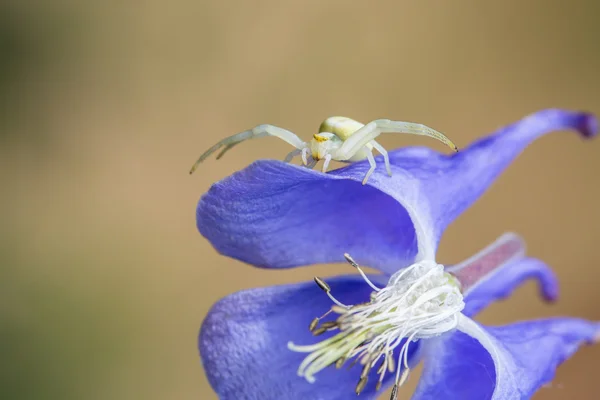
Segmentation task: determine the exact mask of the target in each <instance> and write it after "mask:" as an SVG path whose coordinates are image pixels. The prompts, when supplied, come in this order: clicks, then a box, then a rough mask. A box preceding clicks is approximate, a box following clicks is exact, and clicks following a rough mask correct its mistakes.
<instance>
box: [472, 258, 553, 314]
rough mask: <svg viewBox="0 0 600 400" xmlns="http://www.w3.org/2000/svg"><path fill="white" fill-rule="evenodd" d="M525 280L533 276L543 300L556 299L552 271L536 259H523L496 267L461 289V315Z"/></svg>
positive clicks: (505, 293)
mask: <svg viewBox="0 0 600 400" xmlns="http://www.w3.org/2000/svg"><path fill="white" fill-rule="evenodd" d="M528 279H535V280H536V281H537V282H538V284H539V287H540V293H541V295H542V297H543V298H544V300H546V301H554V300H556V298H557V297H558V292H559V285H558V279H557V277H556V275H555V274H554V272H552V270H551V269H550V268H549V267H548V266H547V265H546V264H544V263H543V262H542V261H540V260H538V259H535V258H523V259H520V260H515V261H512V262H510V263H508V264H506V265H504V266H502V267H500V268H498V269H497V270H495V271H494V272H493V273H492V274H491V275H490V276H489V277H488V279H485V280H483V281H481V282H480V283H479V284H477V286H474V287H473V288H472V289H471V290H470V291H468V292H465V304H466V305H465V308H464V309H463V314H465V315H467V316H470V317H471V316H474V315H475V314H477V313H478V312H479V311H481V310H483V309H484V308H486V307H487V306H488V305H490V304H491V303H492V302H494V301H498V300H501V299H504V298H506V297H508V296H509V295H510V294H511V293H512V292H513V291H514V290H515V289H516V288H517V287H518V286H519V285H521V284H522V283H523V282H525V281H526V280H528Z"/></svg>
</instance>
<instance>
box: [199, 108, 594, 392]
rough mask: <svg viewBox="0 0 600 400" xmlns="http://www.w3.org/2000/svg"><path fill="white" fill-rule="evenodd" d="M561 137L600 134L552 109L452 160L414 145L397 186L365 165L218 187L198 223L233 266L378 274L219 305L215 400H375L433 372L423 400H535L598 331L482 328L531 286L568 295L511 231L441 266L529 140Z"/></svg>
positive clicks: (209, 327)
mask: <svg viewBox="0 0 600 400" xmlns="http://www.w3.org/2000/svg"><path fill="white" fill-rule="evenodd" d="M564 129H574V130H577V131H578V132H579V133H581V134H582V135H583V136H585V137H592V136H594V135H595V134H596V131H597V122H596V120H595V119H594V118H593V117H592V116H591V115H589V114H585V113H577V112H570V111H564V110H545V111H541V112H538V113H535V114H532V115H530V116H528V117H526V118H524V119H523V120H521V121H519V122H517V123H515V124H512V125H510V126H507V127H505V128H503V129H501V130H499V131H498V132H496V133H494V134H492V135H490V136H488V137H486V138H483V139H481V140H479V141H477V142H475V143H473V144H472V145H471V146H470V147H468V148H466V149H464V150H462V151H460V152H459V153H457V154H453V155H451V156H448V155H443V154H440V153H437V152H435V151H433V150H430V149H427V148H421V147H410V148H402V149H399V150H396V151H393V152H390V160H391V163H392V171H393V176H392V177H389V176H388V175H387V174H386V173H385V172H382V171H381V169H379V168H378V170H377V172H376V173H374V174H373V176H372V177H371V179H370V180H369V182H368V184H367V185H366V186H363V185H361V180H362V178H363V176H364V174H365V171H366V169H367V168H368V165H366V163H363V162H360V163H355V164H351V165H349V166H348V167H345V168H342V169H338V170H336V171H332V172H330V173H328V174H322V173H319V172H316V171H312V170H309V169H306V168H302V167H298V166H294V165H290V164H284V163H282V162H278V161H267V160H262V161H257V162H255V163H253V164H252V165H250V166H249V167H247V168H246V169H244V170H242V171H240V172H237V173H235V174H233V175H232V176H230V177H228V178H226V179H224V180H223V181H220V182H218V183H216V184H214V185H213V186H212V187H211V189H210V190H209V191H208V192H207V193H206V194H205V195H204V196H203V197H202V198H201V200H200V202H199V204H198V208H197V225H198V229H199V230H200V232H201V233H202V235H204V236H205V237H206V238H207V239H208V240H209V241H210V242H211V243H212V244H213V246H214V247H215V248H216V249H217V251H219V252H220V253H221V254H223V255H226V256H229V257H233V258H236V259H238V260H240V261H243V262H246V263H248V264H251V265H254V266H257V267H261V268H275V269H277V268H290V267H296V266H302V265H312V264H321V263H336V262H343V261H345V260H349V261H351V262H354V261H353V260H352V259H351V258H349V257H348V258H345V256H344V255H345V253H349V254H350V255H352V256H353V257H355V258H356V259H357V261H359V262H360V263H361V264H364V265H367V266H369V267H373V268H376V269H378V270H379V271H380V272H381V274H379V275H369V276H368V277H367V276H366V275H364V274H363V272H362V269H360V267H358V266H356V265H355V267H356V268H358V271H359V272H360V273H361V274H360V275H349V276H338V277H332V278H328V279H327V280H326V281H327V283H325V282H323V281H322V280H320V279H318V278H317V279H316V280H317V283H318V284H319V285H315V284H314V283H313V282H307V283H298V284H289V285H281V286H273V287H266V288H258V289H250V290H245V291H242V292H238V293H235V294H232V295H230V296H228V297H225V298H224V299H222V300H220V301H219V302H217V303H216V304H215V305H214V306H213V308H212V309H211V311H210V312H209V314H208V316H207V317H206V319H205V321H204V323H203V325H202V328H201V332H200V337H199V347H200V354H201V357H202V360H203V364H204V367H205V370H206V374H207V376H208V379H209V381H210V383H211V385H212V387H213V389H214V390H215V391H216V392H217V394H218V395H219V397H220V398H221V399H222V400H229V399H247V400H255V399H256V400H258V399H260V400H270V399H278V400H279V399H286V400H294V399H303V400H305V399H308V400H313V399H323V400H342V399H343V400H346V399H351V398H355V396H356V394H355V391H356V392H362V393H361V398H363V399H364V398H367V399H374V398H375V397H376V394H377V390H378V389H380V388H385V387H389V386H390V385H400V384H402V382H403V381H404V380H405V379H406V377H407V375H408V372H409V371H410V368H411V367H412V366H413V365H415V364H416V363H417V362H419V361H420V360H423V361H424V370H423V375H422V378H421V380H420V381H419V385H418V388H417V390H416V393H415V395H414V397H413V399H417V400H422V399H461V400H470V399H473V400H485V399H493V400H500V399H524V398H529V397H530V396H531V395H532V394H533V393H534V392H535V391H536V390H537V389H538V388H539V387H540V386H541V385H543V384H545V383H547V382H549V381H550V380H551V379H552V377H553V375H554V371H555V369H556V367H557V365H558V364H559V363H561V362H562V361H564V360H565V359H567V358H568V357H570V356H571V355H572V354H573V353H574V352H575V351H576V350H577V348H578V347H579V346H580V345H581V344H583V343H592V342H594V341H595V340H596V339H597V338H598V337H599V335H600V323H597V322H588V321H585V320H580V319H574V318H553V319H545V320H538V321H527V322H521V323H516V324H511V325H507V326H500V327H484V326H482V325H480V324H478V323H477V322H475V321H473V320H472V319H471V318H472V317H473V316H474V315H475V314H477V313H478V312H479V311H480V310H481V309H483V308H484V307H486V306H487V305H488V304H490V303H491V302H493V301H495V300H497V299H500V298H504V297H506V296H508V295H509V294H510V293H511V292H512V291H513V290H514V289H515V287H516V286H518V285H519V284H521V283H522V282H523V281H524V280H526V279H529V278H533V279H536V280H537V281H538V282H539V284H540V288H541V293H542V295H543V297H544V298H545V299H547V300H554V299H555V298H556V296H557V294H558V284H557V281H556V278H555V276H554V274H553V273H552V272H551V271H550V269H549V268H548V267H547V266H546V265H545V264H544V263H543V262H541V261H539V260H537V259H534V258H528V257H526V256H525V254H524V244H523V242H522V240H521V239H520V238H519V237H518V236H516V235H514V234H505V235H503V236H502V237H501V238H499V239H498V240H497V241H496V242H495V243H494V244H492V245H491V246H489V247H488V248H486V249H484V250H483V251H482V252H480V253H479V254H477V255H475V256H473V257H471V258H469V259H468V260H467V261H465V262H463V263H461V264H459V265H455V266H450V267H443V266H442V265H440V264H438V263H437V262H436V259H435V254H436V248H437V245H438V242H439V240H440V237H441V235H442V233H443V231H444V229H445V228H446V227H447V226H448V224H450V223H451V222H452V221H453V220H454V219H455V218H456V217H457V216H458V215H459V214H460V213H461V212H463V211H464V210H465V209H467V208H468V207H469V206H470V205H471V204H472V203H473V202H474V201H475V200H476V199H477V198H478V197H479V196H480V195H481V194H482V193H483V192H484V190H485V189H486V188H487V187H488V186H489V185H490V184H491V183H492V182H493V181H494V179H495V178H496V177H497V176H498V175H499V174H500V172H501V171H502V170H503V169H504V168H505V167H506V166H507V165H508V164H509V163H510V162H511V161H512V160H513V159H514V158H515V157H516V156H517V155H518V154H519V153H520V152H521V151H522V150H523V149H524V148H525V147H526V146H527V145H528V144H529V143H530V142H532V141H533V140H534V139H536V138H538V137H540V136H542V135H544V134H545V133H548V132H550V131H554V130H564ZM319 286H320V287H319ZM322 290H325V292H326V293H323V292H322ZM332 305H333V306H332ZM322 314H324V315H323V317H322V318H320V319H317V320H314V319H315V317H318V316H320V315H322ZM311 321H313V322H312V323H311ZM319 324H320V325H319ZM309 325H310V328H311V329H310V330H309ZM319 334H322V335H319ZM317 335H318V336H317ZM353 361H354V362H355V361H358V365H355V366H353V367H351V368H347V367H346V365H352V363H353ZM336 367H341V368H336Z"/></svg>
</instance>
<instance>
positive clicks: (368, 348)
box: [288, 255, 464, 394]
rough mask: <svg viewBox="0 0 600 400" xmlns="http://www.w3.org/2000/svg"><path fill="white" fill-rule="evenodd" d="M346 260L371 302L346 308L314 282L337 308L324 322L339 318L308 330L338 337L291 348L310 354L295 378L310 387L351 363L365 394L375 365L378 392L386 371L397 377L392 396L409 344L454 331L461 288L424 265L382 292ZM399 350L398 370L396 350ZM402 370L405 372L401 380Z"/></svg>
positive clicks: (411, 268)
mask: <svg viewBox="0 0 600 400" xmlns="http://www.w3.org/2000/svg"><path fill="white" fill-rule="evenodd" d="M346 259H347V260H348V262H350V264H352V265H353V266H354V267H355V268H357V269H358V271H359V272H360V274H361V275H362V276H363V278H364V279H365V281H366V282H367V283H368V284H369V285H370V286H371V287H372V288H373V289H374V292H373V293H371V300H370V301H369V302H367V303H363V304H356V305H352V306H347V305H345V304H342V303H341V302H339V301H338V300H337V299H336V298H335V297H333V295H332V294H331V293H330V289H329V286H328V285H327V284H326V283H325V282H324V281H322V280H321V279H320V278H315V281H316V282H317V284H318V285H319V286H320V287H321V288H322V289H323V290H324V291H325V292H326V293H327V295H328V296H329V297H330V298H331V299H332V301H333V302H334V303H336V305H334V306H333V307H332V308H331V310H330V311H328V312H327V313H326V314H325V315H324V316H323V317H325V316H326V315H328V314H330V313H332V312H333V313H336V314H338V315H339V316H338V318H337V319H336V320H335V321H330V322H324V323H322V324H321V325H320V326H319V322H320V319H321V318H323V317H321V318H316V319H315V320H314V321H313V322H312V323H311V324H310V330H311V331H312V332H313V334H314V335H320V334H322V333H324V332H326V331H337V332H338V333H337V334H335V335H334V336H332V337H330V338H328V339H326V340H323V341H321V342H318V343H316V344H313V345H307V346H298V345H295V344H294V343H292V342H290V343H288V348H289V349H290V350H293V351H296V352H301V353H309V354H308V355H307V356H306V358H305V359H304V361H302V363H301V364H300V366H299V368H298V375H299V376H302V377H304V378H305V379H306V380H307V381H308V382H311V383H312V382H314V381H315V378H314V375H315V374H316V373H318V372H319V371H321V370H322V369H324V368H325V367H327V366H329V365H332V364H335V366H336V367H337V368H341V367H342V365H343V364H344V363H345V362H346V361H348V360H350V359H352V361H351V366H352V365H354V364H355V363H357V362H360V364H361V365H362V373H361V375H360V380H359V382H358V384H357V386H356V393H357V394H360V392H362V390H363V389H364V388H365V386H366V384H367V377H368V375H369V373H370V371H371V370H372V369H373V368H375V366H376V365H379V366H378V368H377V374H378V375H379V380H378V382H377V386H376V389H377V390H379V388H380V387H381V384H382V382H383V378H384V376H385V374H386V371H389V372H390V373H392V372H394V371H396V381H395V382H396V385H395V387H394V392H395V391H396V390H397V388H398V387H399V386H401V385H402V384H403V383H404V381H405V380H406V378H407V377H408V371H409V367H408V347H409V345H410V343H411V342H413V341H416V340H419V339H426V338H431V337H434V336H438V335H440V334H442V333H444V332H448V331H450V330H452V329H454V328H455V327H456V326H457V324H458V315H459V313H460V311H461V310H462V309H463V308H464V301H463V296H462V293H461V291H460V284H459V283H458V281H457V280H456V279H455V278H454V277H453V276H452V275H450V274H448V273H447V272H445V271H444V266H443V265H440V264H437V263H435V262H434V261H430V260H426V261H421V262H419V263H416V264H413V265H411V266H409V267H407V268H404V269H402V270H400V271H398V272H397V273H395V274H394V275H392V277H391V278H390V280H389V282H388V284H387V286H386V287H384V288H382V289H379V288H377V287H376V286H375V285H373V283H372V282H371V281H370V280H369V279H368V278H367V276H366V275H365V274H364V272H363V271H362V270H361V269H360V267H359V266H358V265H357V264H356V263H355V262H354V260H352V258H351V257H350V256H348V255H346ZM399 346H400V352H399V354H398V356H397V357H398V358H397V363H398V368H396V360H395V357H394V350H396V348H397V347H399ZM380 360H381V361H380ZM402 364H403V365H404V370H403V372H402V374H400V371H401V369H402Z"/></svg>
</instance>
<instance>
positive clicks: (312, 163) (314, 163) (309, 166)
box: [305, 157, 319, 169]
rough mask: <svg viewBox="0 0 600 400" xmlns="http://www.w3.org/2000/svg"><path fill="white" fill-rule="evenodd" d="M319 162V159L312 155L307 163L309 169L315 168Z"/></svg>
mask: <svg viewBox="0 0 600 400" xmlns="http://www.w3.org/2000/svg"><path fill="white" fill-rule="evenodd" d="M318 162H319V160H315V159H314V158H312V157H310V161H308V162H307V163H306V165H305V167H306V168H309V169H313V168H314V167H315V165H317V163H318Z"/></svg>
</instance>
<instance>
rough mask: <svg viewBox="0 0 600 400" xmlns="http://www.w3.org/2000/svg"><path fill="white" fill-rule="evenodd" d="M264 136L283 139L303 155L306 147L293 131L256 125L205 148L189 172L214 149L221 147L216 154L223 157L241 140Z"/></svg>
mask: <svg viewBox="0 0 600 400" xmlns="http://www.w3.org/2000/svg"><path fill="white" fill-rule="evenodd" d="M264 136H275V137H278V138H279V139H281V140H283V141H284V142H287V143H289V144H291V145H292V146H294V147H295V148H296V149H299V150H301V151H303V155H304V149H306V148H307V147H308V144H306V143H305V142H303V141H302V140H301V139H300V138H299V137H298V136H296V135H295V134H294V133H292V132H290V131H288V130H287V129H283V128H280V127H278V126H275V125H258V126H256V127H254V128H252V129H249V130H247V131H244V132H240V133H238V134H235V135H233V136H230V137H228V138H225V139H223V140H221V141H220V142H219V143H217V144H215V145H214V146H212V147H211V148H210V149H208V150H206V151H205V152H204V154H202V155H201V156H200V158H198V161H196V163H195V164H194V165H193V166H192V169H191V170H190V174H191V173H193V172H194V171H195V170H196V168H197V167H198V165H199V164H200V163H201V162H202V161H204V160H205V159H206V158H208V156H210V155H211V154H212V153H214V152H215V151H217V150H219V149H221V148H222V147H223V149H222V150H221V152H220V153H219V154H218V156H217V159H219V158H221V157H223V155H224V154H225V152H227V151H228V150H230V149H231V148H232V147H233V146H235V145H237V144H238V143H240V142H243V141H244V140H248V139H253V138H259V137H264ZM303 158H304V157H303ZM305 164H306V162H305Z"/></svg>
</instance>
